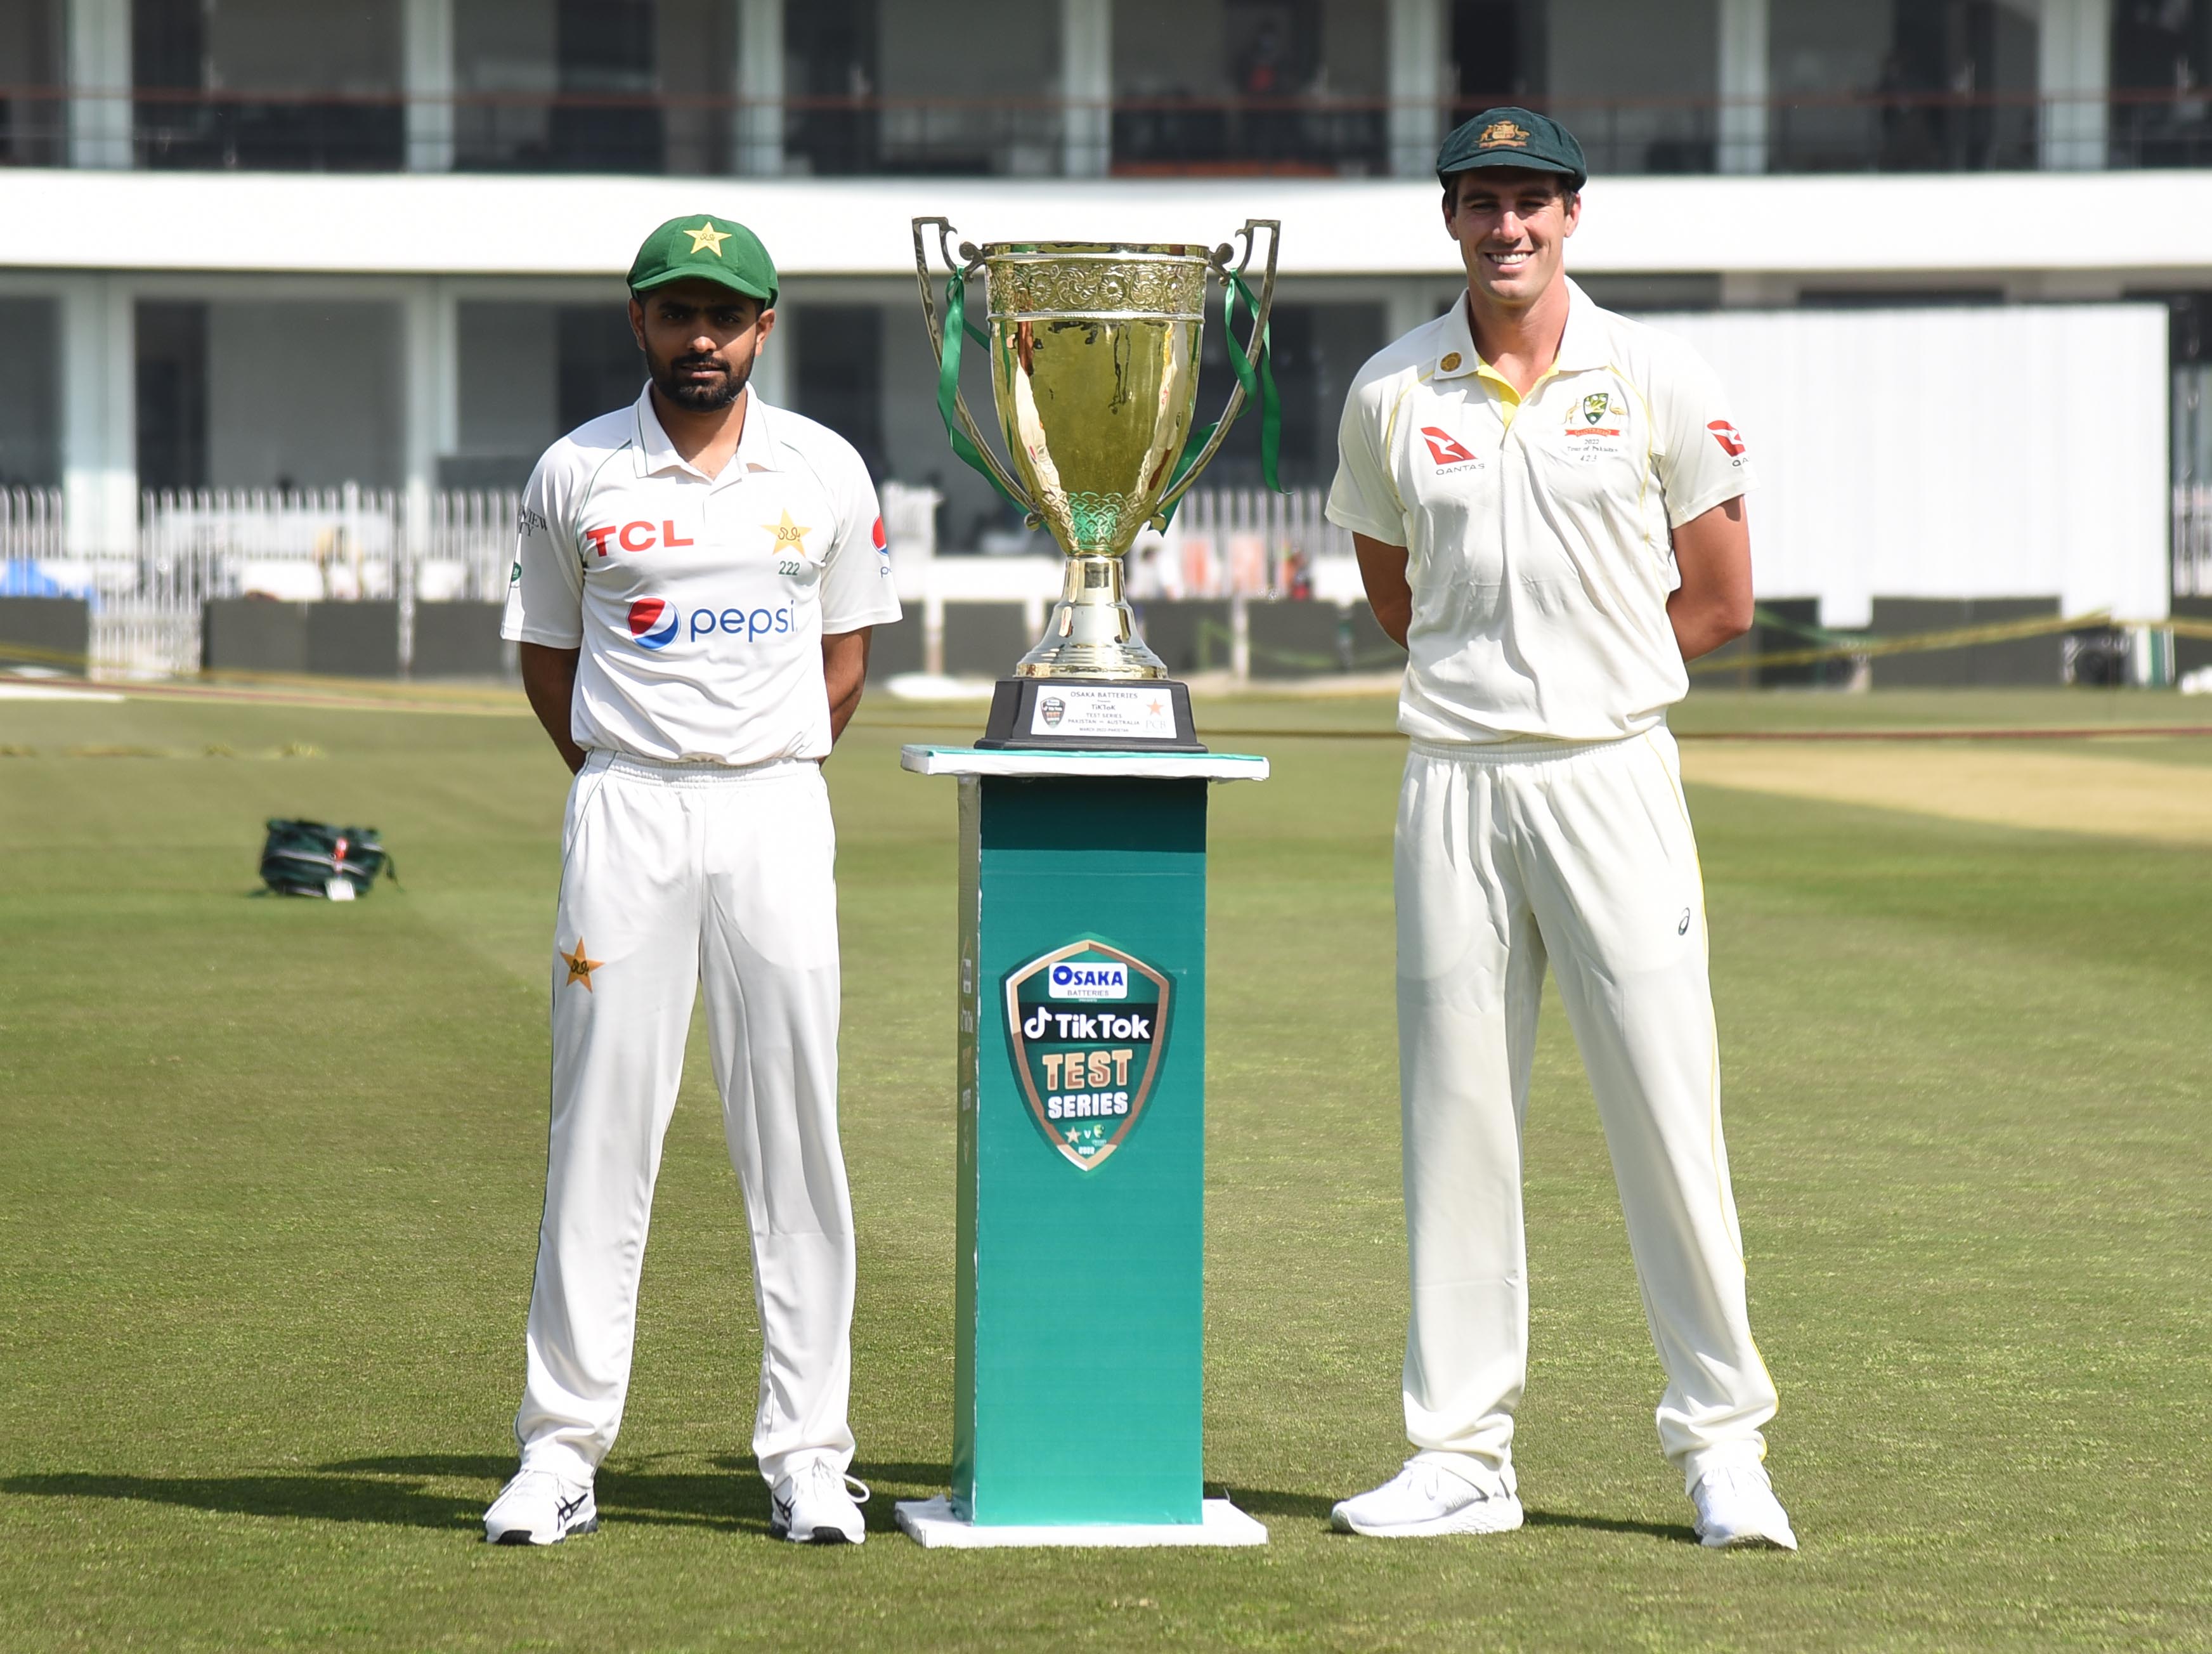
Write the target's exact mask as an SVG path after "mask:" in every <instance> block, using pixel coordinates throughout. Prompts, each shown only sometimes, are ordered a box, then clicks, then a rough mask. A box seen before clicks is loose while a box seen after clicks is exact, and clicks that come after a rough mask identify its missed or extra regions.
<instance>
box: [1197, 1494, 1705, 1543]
mask: <svg viewBox="0 0 2212 1654" xmlns="http://www.w3.org/2000/svg"><path fill="white" fill-rule="evenodd" d="M1206 1494H1207V1497H1208V1498H1216V1497H1218V1498H1224V1499H1229V1500H1230V1501H1231V1502H1232V1503H1233V1504H1234V1505H1236V1506H1237V1509H1238V1510H1240V1511H1246V1512H1247V1513H1249V1514H1250V1515H1252V1516H1256V1517H1289V1518H1291V1519H1292V1520H1298V1521H1307V1522H1314V1523H1319V1524H1320V1525H1321V1526H1322V1527H1324V1528H1325V1527H1327V1526H1328V1513H1329V1511H1330V1509H1331V1507H1332V1506H1334V1505H1335V1503H1336V1501H1335V1500H1334V1499H1332V1498H1330V1497H1329V1496H1328V1495H1327V1494H1325V1493H1278V1492H1274V1491H1273V1490H1270V1489H1267V1488H1264V1487H1231V1488H1228V1489H1222V1488H1217V1487H1208V1488H1207V1490H1206ZM1528 1526H1529V1527H1531V1528H1581V1529H1587V1530H1588V1531H1589V1532H1592V1533H1601V1534H1640V1535H1643V1536H1644V1537H1645V1538H1647V1539H1662V1540H1666V1541H1668V1542H1669V1543H1673V1544H1683V1545H1694V1544H1696V1543H1697V1542H1698V1535H1697V1531H1696V1529H1692V1527H1691V1526H1690V1525H1689V1524H1688V1523H1672V1522H1632V1521H1629V1520H1627V1519H1626V1518H1625V1517H1601V1516H1584V1515H1583V1514H1582V1513H1581V1512H1579V1511H1536V1510H1532V1511H1528Z"/></svg>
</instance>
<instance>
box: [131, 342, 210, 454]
mask: <svg viewBox="0 0 2212 1654" xmlns="http://www.w3.org/2000/svg"><path fill="white" fill-rule="evenodd" d="M136 331H137V345H136V350H137V374H136V380H137V437H138V486H139V487H141V488H143V489H155V490H159V489H194V488H205V487H206V486H207V485H208V443H207V431H208V308H207V306H206V305H204V304H201V303H197V302H186V303H182V304H177V303H166V304H160V303H149V302H144V301H142V302H140V304H139V305H138V306H137V315H136Z"/></svg>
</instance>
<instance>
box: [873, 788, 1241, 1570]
mask: <svg viewBox="0 0 2212 1654" xmlns="http://www.w3.org/2000/svg"><path fill="white" fill-rule="evenodd" d="M929 752H937V753H939V755H940V757H942V758H945V759H951V760H958V759H960V758H962V757H963V754H961V753H959V752H957V751H955V752H951V753H945V752H944V751H943V750H936V749H909V751H908V763H909V767H910V768H922V767H923V766H922V764H921V763H918V762H915V754H917V753H929ZM978 756H980V757H981V758H983V759H985V760H987V761H989V763H990V764H992V765H995V766H996V767H998V768H999V769H1000V771H1001V773H985V774H976V773H972V772H971V771H963V770H962V769H957V768H950V767H949V766H948V767H947V768H940V769H937V770H935V771H933V773H953V774H957V775H959V776H960V781H959V785H960V935H959V961H960V964H959V968H960V990H961V991H960V1008H959V1016H960V1035H959V1048H958V1051H959V1055H958V1084H957V1093H958V1109H959V1151H958V1153H959V1161H958V1185H959V1191H958V1200H959V1221H958V1235H959V1240H958V1261H957V1284H956V1291H955V1315H956V1318H957V1327H956V1338H955V1377H954V1408H955V1417H954V1426H953V1463H952V1487H951V1511H952V1513H953V1515H954V1516H956V1517H958V1518H960V1519H961V1520H963V1521H964V1522H967V1523H973V1524H974V1525H975V1527H977V1528H985V1527H1015V1526H1055V1525H1060V1526H1065V1525H1075V1524H1095V1523H1130V1524H1162V1523H1170V1524H1176V1523H1188V1524H1196V1523H1200V1519H1201V1515H1202V1511H1201V1475H1202V1453H1203V1440H1202V1434H1201V1420H1202V1414H1203V1367H1202V1354H1203V1344H1204V1331H1205V1329H1204V1274H1205V1181H1206V1158H1205V1151H1206V1095H1205V1078H1206V792H1207V784H1208V783H1207V777H1208V776H1209V775H1211V776H1212V777H1214V778H1217V779H1218V778H1220V777H1221V776H1223V775H1227V774H1243V775H1253V774H1257V775H1264V774H1265V773H1266V772H1265V768H1264V765H1263V764H1262V763H1261V761H1258V760H1251V759H1244V760H1235V759H1214V758H1212V757H1206V758H1201V759H1193V758H1188V757H1186V758H1182V759H1179V760H1176V759H1170V758H1167V757H1151V756H1150V755H1146V757H1137V756H1136V755H1123V757H1121V760H1120V761H1119V763H1117V764H1116V765H1115V773H1109V774H1084V773H1070V772H1071V771H1074V772H1079V771H1080V770H1081V769H1083V767H1084V766H1083V764H1082V763H1081V761H1080V759H1079V758H1071V757H1070V755H1066V754H1058V755H1051V758H1050V760H1049V761H1046V760H1045V759H1044V757H1043V755H1024V754H1018V753H1001V752H994V753H989V754H985V755H978ZM1030 759H1035V760H1037V762H1036V766H1035V767H1036V771H1037V772H1038V773H1022V769H1021V767H1022V765H1023V764H1024V762H1025V761H1026V760H1030ZM1238 764H1242V765H1245V766H1249V767H1247V768H1244V769H1235V768H1233V766H1236V765H1238ZM1224 766H1231V768H1227V769H1225V768H1224ZM1007 770H1012V771H1013V772H1015V773H1004V772H1006V771H1007Z"/></svg>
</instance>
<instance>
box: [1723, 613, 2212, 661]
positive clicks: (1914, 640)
mask: <svg viewBox="0 0 2212 1654" xmlns="http://www.w3.org/2000/svg"><path fill="white" fill-rule="evenodd" d="M2111 624H2112V611H2110V610H2106V609H2099V610H2096V611H2094V612H2093V613H2090V614H2086V615H2070V616H2061V615H2045V616H2043V617H2040V618H2038V619H2034V620H2007V621H1998V622H1994V623H1990V625H1987V626H1959V627H1954V628H1951V629H1948V630H1945V631H1939V632H1909V633H1907V634H1905V635H1904V636H1902V637H1885V638H1869V639H1868V640H1867V641H1866V642H1863V643H1837V644H1825V645H1823V646H1821V647H1820V648H1812V649H1775V650H1770V651H1768V652H1767V653H1766V654H1738V655H1729V656H1724V657H1721V658H1718V659H1716V658H1715V657H1714V656H1711V655H1707V656H1706V657H1705V659H1704V660H1692V662H1691V663H1690V668H1689V669H1690V670H1691V671H1692V672H1755V671H1757V670H1758V669H1759V668H1760V667H1761V666H1811V665H1813V664H1814V662H1815V661H1820V660H1862V659H1864V660H1871V659H1872V658H1873V657H1875V655H1881V654H1916V653H1918V652H1920V651H1923V650H1927V649H1959V648H1966V647H1968V646H1969V645H1972V644H1975V643H2009V642H2013V641H2014V640H2015V639H2017V638H2022V637H2046V636H2048V635H2051V633H2053V632H2071V631H2078V630H2079V629H2081V628H2082V627H2085V626H2109V625H2111ZM2152 624H2154V625H2166V624H2167V623H2166V622H2164V621H2154V622H2152ZM2188 635H2195V634H2193V633H2191V634H2188ZM2208 635H2212V633H2208Z"/></svg>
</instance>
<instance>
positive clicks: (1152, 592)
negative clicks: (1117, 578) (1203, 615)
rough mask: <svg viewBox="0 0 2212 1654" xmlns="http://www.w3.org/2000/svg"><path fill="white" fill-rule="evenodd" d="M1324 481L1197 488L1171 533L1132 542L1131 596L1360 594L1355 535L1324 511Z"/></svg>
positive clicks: (1338, 598) (1340, 597)
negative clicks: (1280, 487) (1280, 490)
mask: <svg viewBox="0 0 2212 1654" xmlns="http://www.w3.org/2000/svg"><path fill="white" fill-rule="evenodd" d="M1325 497H1326V496H1324V495H1323V493H1322V490H1320V489H1317V488H1308V489H1294V490H1291V492H1289V493H1287V494H1273V493H1270V492H1269V491H1268V490H1266V489H1257V488H1249V489H1241V488H1240V489H1227V488H1224V489H1193V490H1191V491H1190V494H1189V496H1188V497H1187V498H1186V499H1185V500H1184V501H1183V502H1182V509H1180V510H1179V511H1177V512H1176V517H1175V521H1174V522H1173V523H1172V524H1170V526H1169V528H1168V532H1166V533H1165V534H1164V535H1154V534H1150V533H1147V534H1146V535H1143V536H1141V537H1139V540H1138V542H1137V544H1136V545H1135V546H1134V547H1133V548H1132V550H1131V553H1130V556H1131V562H1130V569H1129V588H1130V595H1131V596H1132V597H1133V598H1136V599H1140V600H1141V599H1146V598H1208V597H1247V598H1264V597H1278V598H1284V597H1316V598H1322V599H1328V600H1331V601H1334V602H1348V601H1350V600H1351V599H1353V598H1356V597H1358V595H1359V575H1358V565H1357V564H1356V563H1355V562H1354V561H1353V559H1352V536H1351V535H1350V534H1349V533H1347V532H1345V531H1344V530H1343V529H1341V528H1339V527H1338V526H1336V525H1335V524H1334V523H1332V522H1330V521H1329V520H1328V519H1327V518H1326V517H1325V516H1323V515H1322V506H1323V504H1324V502H1325Z"/></svg>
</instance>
